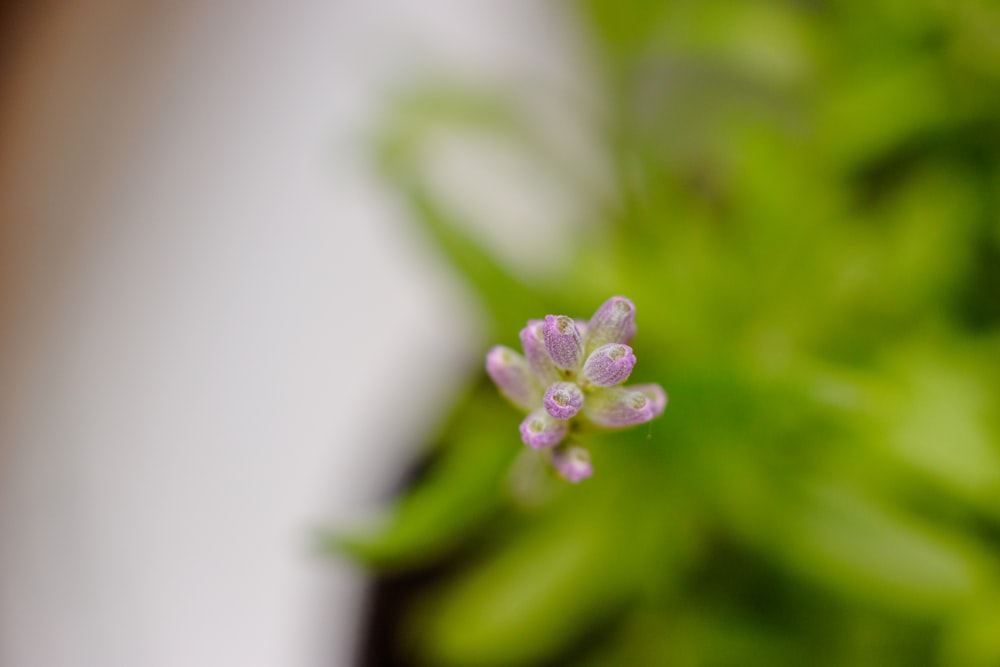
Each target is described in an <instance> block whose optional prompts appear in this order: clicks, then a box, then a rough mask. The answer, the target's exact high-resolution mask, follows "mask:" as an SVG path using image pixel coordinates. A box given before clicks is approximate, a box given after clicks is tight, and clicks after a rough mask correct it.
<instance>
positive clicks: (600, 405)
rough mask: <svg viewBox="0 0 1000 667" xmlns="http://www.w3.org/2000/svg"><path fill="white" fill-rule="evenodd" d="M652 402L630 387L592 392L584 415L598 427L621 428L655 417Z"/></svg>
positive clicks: (654, 407) (642, 393)
mask: <svg viewBox="0 0 1000 667" xmlns="http://www.w3.org/2000/svg"><path fill="white" fill-rule="evenodd" d="M655 409H656V406H655V405H654V402H653V400H651V399H650V398H649V397H647V396H646V394H645V393H644V392H642V391H636V390H635V389H634V388H632V387H609V388H607V389H600V390H598V391H595V392H593V393H592V394H591V395H590V397H589V398H588V399H587V405H586V406H585V409H584V414H585V415H586V416H587V418H588V419H589V420H590V421H592V422H593V423H595V424H597V425H598V426H604V427H606V428H621V427H623V426H633V425H635V424H642V423H643V422H648V421H649V420H650V419H652V418H653V417H655V416H656V414H655Z"/></svg>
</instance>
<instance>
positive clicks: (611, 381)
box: [583, 343, 635, 387]
mask: <svg viewBox="0 0 1000 667" xmlns="http://www.w3.org/2000/svg"><path fill="white" fill-rule="evenodd" d="M634 367H635V354H634V353H633V352H632V348H631V347H629V346H628V345H621V344H620V343H609V344H607V345H602V346H601V347H599V348H597V349H596V350H594V351H593V352H592V353H591V355H590V356H589V357H587V362H586V363H585V364H584V365H583V376H584V377H585V378H587V381H588V382H590V383H591V384H594V385H597V386H598V387H611V386H614V385H616V384H621V383H622V382H624V381H625V380H627V379H628V376H629V375H630V374H631V373H632V369H633V368H634Z"/></svg>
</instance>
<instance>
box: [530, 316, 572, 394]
mask: <svg viewBox="0 0 1000 667" xmlns="http://www.w3.org/2000/svg"><path fill="white" fill-rule="evenodd" d="M543 324H544V323H543V322H542V321H541V320H529V321H528V324H527V326H525V327H524V328H523V329H521V334H520V336H521V347H522V348H524V356H525V357H526V358H527V359H528V364H529V365H530V366H531V370H532V372H534V374H535V377H536V378H537V379H538V382H539V383H540V384H541V385H542V386H543V387H544V386H547V385H550V384H552V383H553V382H557V381H559V380H561V379H562V378H561V377H560V375H559V371H558V369H556V365H555V363H553V361H552V357H550V356H549V351H548V350H547V349H545V338H544V336H543V335H542V325H543Z"/></svg>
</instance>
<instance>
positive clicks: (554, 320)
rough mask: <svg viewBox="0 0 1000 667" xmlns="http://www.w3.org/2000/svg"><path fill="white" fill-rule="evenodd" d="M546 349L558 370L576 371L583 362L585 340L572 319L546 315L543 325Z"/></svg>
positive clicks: (563, 316)
mask: <svg viewBox="0 0 1000 667" xmlns="http://www.w3.org/2000/svg"><path fill="white" fill-rule="evenodd" d="M542 336H543V337H544V338H545V349H546V350H548V352H549V356H550V357H552V361H554V362H555V364H556V366H557V367H558V368H561V369H563V370H572V371H575V370H577V369H579V368H580V362H581V361H583V338H582V337H581V336H580V332H579V331H578V330H577V328H576V324H575V323H574V322H573V318H572V317H566V316H565V315H546V316H545V324H544V325H542Z"/></svg>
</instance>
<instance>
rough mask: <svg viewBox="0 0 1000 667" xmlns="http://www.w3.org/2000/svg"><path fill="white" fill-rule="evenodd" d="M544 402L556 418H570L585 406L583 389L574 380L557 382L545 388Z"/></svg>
mask: <svg viewBox="0 0 1000 667" xmlns="http://www.w3.org/2000/svg"><path fill="white" fill-rule="evenodd" d="M542 403H543V404H544V405H545V409H546V410H547V411H548V413H549V414H550V415H552V416H553V417H555V418H556V419H570V418H571V417H573V416H574V415H575V414H576V413H578V412H579V411H580V408H582V407H583V391H581V390H580V388H579V387H578V386H576V385H575V384H573V383H572V382H556V383H555V384H553V385H550V386H549V388H548V389H546V390H545V397H544V398H543V399H542Z"/></svg>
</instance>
